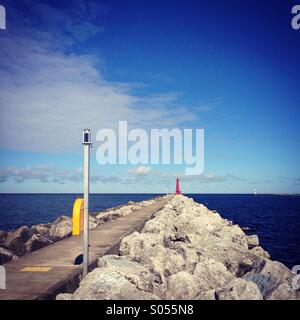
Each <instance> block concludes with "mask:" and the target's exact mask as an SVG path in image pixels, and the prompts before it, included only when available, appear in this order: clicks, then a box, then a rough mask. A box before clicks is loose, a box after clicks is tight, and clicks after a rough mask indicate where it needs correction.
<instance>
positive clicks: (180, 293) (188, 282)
mask: <svg viewBox="0 0 300 320" xmlns="http://www.w3.org/2000/svg"><path fill="white" fill-rule="evenodd" d="M198 293H199V287H198V283H197V279H196V277H195V276H194V275H191V274H190V273H188V272H185V271H180V272H178V273H176V274H174V275H171V276H170V277H169V278H168V279H167V290H166V293H165V298H166V299H167V300H186V299H194V298H195V297H196V296H197V294H198Z"/></svg>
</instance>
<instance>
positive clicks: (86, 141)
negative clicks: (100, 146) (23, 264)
mask: <svg viewBox="0 0 300 320" xmlns="http://www.w3.org/2000/svg"><path fill="white" fill-rule="evenodd" d="M91 140H92V139H91V131H90V130H89V129H84V130H83V142H82V144H83V148H84V182H83V184H84V222H83V277H85V276H86V275H87V273H88V267H89V193H90V147H91V145H92V141H91Z"/></svg>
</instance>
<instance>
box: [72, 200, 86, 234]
mask: <svg viewBox="0 0 300 320" xmlns="http://www.w3.org/2000/svg"><path fill="white" fill-rule="evenodd" d="M83 208H84V200H83V199H80V198H78V199H76V200H75V202H74V206H73V230H72V234H73V236H78V235H80V233H81V232H82V231H83V217H84V215H83Z"/></svg>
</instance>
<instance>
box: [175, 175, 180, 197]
mask: <svg viewBox="0 0 300 320" xmlns="http://www.w3.org/2000/svg"><path fill="white" fill-rule="evenodd" d="M176 194H181V190H180V186H179V179H178V178H177V179H176Z"/></svg>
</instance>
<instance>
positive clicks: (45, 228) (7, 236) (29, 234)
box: [0, 197, 161, 265]
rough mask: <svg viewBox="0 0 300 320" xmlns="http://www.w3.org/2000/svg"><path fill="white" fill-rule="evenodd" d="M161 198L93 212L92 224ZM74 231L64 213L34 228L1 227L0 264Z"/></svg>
mask: <svg viewBox="0 0 300 320" xmlns="http://www.w3.org/2000/svg"><path fill="white" fill-rule="evenodd" d="M159 199H161V197H158V198H155V199H151V200H145V201H140V202H132V201H130V202H129V203H128V204H127V205H122V206H117V207H114V208H111V209H109V210H105V211H101V212H96V213H93V214H90V218H89V227H90V229H94V228H96V227H97V226H99V225H101V224H103V223H106V222H108V221H111V220H114V219H117V218H119V217H122V216H124V215H127V214H129V213H131V212H133V211H135V210H138V209H141V208H142V207H145V206H149V205H151V204H153V203H155V202H156V201H157V200H159ZM71 234H72V218H71V217H69V216H65V215H63V216H60V217H58V218H57V219H56V220H55V221H53V222H49V223H41V224H38V225H34V226H32V227H31V228H29V227H27V226H22V227H20V228H18V229H17V230H15V231H12V232H8V233H7V232H4V231H2V230H0V265H1V264H5V263H7V262H9V261H11V260H12V259H17V258H18V257H20V256H24V255H25V254H28V253H31V252H33V251H36V250H38V249H41V248H43V247H45V246H48V245H50V244H52V243H54V242H56V241H60V240H62V239H65V238H67V237H69V236H71Z"/></svg>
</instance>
